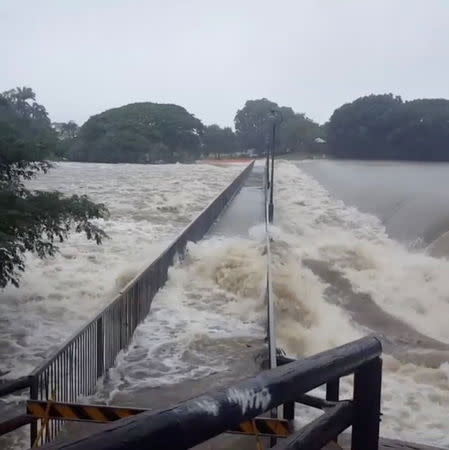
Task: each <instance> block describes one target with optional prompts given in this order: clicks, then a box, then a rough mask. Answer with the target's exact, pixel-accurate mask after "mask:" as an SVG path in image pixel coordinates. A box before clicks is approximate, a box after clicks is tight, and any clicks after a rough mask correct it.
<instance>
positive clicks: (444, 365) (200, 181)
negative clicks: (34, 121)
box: [0, 161, 449, 447]
mask: <svg viewBox="0 0 449 450" xmlns="http://www.w3.org/2000/svg"><path fill="white" fill-rule="evenodd" d="M337 164H338V163H337ZM241 169H242V165H236V167H229V168H222V167H220V168H218V167H205V166H201V165H189V166H184V165H173V166H139V165H117V166H110V165H102V164H82V165H80V164H72V163H70V164H61V165H60V166H59V167H58V168H57V169H55V170H54V171H53V173H50V175H48V176H46V177H45V178H42V179H41V180H37V181H36V186H37V187H39V188H43V187H45V188H48V189H60V190H63V191H64V192H67V193H74V192H78V193H80V192H81V193H87V194H89V195H90V196H91V197H92V198H93V199H94V200H97V201H103V202H104V203H106V204H107V206H108V207H109V208H110V210H111V213H112V214H111V219H110V220H109V221H108V222H106V223H105V227H106V231H107V232H108V233H109V235H110V236H111V239H110V240H109V241H106V242H105V244H104V245H103V246H101V247H96V246H95V244H90V243H86V242H85V241H84V239H82V238H81V237H74V238H72V239H71V240H70V241H69V242H68V243H67V244H65V245H63V246H62V247H61V254H60V255H59V256H57V257H56V258H55V259H51V260H47V261H38V260H35V259H33V258H30V260H29V263H28V264H29V265H28V268H29V270H28V272H27V273H26V274H25V276H24V278H23V284H22V286H21V288H20V289H19V290H15V289H12V288H11V289H8V290H6V292H5V293H4V294H3V300H2V301H3V303H2V306H1V307H2V309H3V311H4V312H3V313H2V317H1V318H0V325H1V328H0V333H1V335H0V336H1V339H2V347H1V352H2V366H1V369H0V370H3V371H10V373H11V374H14V376H15V375H18V374H24V373H26V372H27V371H28V370H29V368H31V367H32V366H33V365H34V364H35V363H36V362H38V361H39V360H40V359H41V358H42V357H43V355H44V354H45V353H46V351H47V350H48V348H50V347H52V346H54V345H55V344H56V343H59V342H60V340H61V339H62V338H63V337H65V336H66V335H67V334H68V333H69V329H70V328H73V325H74V324H78V323H80V322H82V321H84V320H86V319H87V318H89V317H91V316H92V314H93V313H94V311H96V310H97V309H98V308H99V307H100V306H101V305H102V304H103V303H104V302H105V301H106V300H107V299H108V298H110V296H111V294H112V293H113V292H114V291H116V290H117V289H119V288H120V286H122V285H123V284H124V283H125V282H126V281H127V280H128V279H129V278H130V277H132V276H133V275H135V274H136V273H137V271H138V270H139V269H140V268H141V267H142V266H144V265H145V264H146V263H147V262H148V261H150V260H151V259H152V258H153V257H154V256H155V255H156V254H157V252H158V251H159V250H160V249H161V248H162V247H164V245H165V244H166V243H167V240H168V239H169V238H170V237H172V236H173V234H175V233H176V232H177V231H178V230H179V229H181V228H182V227H183V226H184V225H185V224H186V223H187V222H188V220H189V219H191V218H192V217H193V216H194V215H196V214H197V213H198V212H199V211H200V210H201V209H202V208H203V207H204V206H205V205H206V204H207V202H208V201H209V200H210V199H211V198H212V197H213V196H214V195H215V194H216V193H218V192H219V191H220V190H221V189H222V188H223V187H224V186H225V185H226V184H227V183H228V182H229V181H230V180H231V179H232V178H233V177H234V176H235V175H236V174H237V172H238V171H240V170H241ZM423 170H425V167H424V168H423ZM275 183H276V184H275V205H276V207H275V208H276V209H275V226H274V227H273V228H272V230H271V232H272V236H273V238H274V241H273V244H272V257H273V267H272V275H273V289H274V294H275V302H276V316H277V338H278V346H279V347H282V348H283V349H284V350H285V351H286V352H287V354H289V355H291V356H304V355H310V354H313V353H315V352H318V351H321V350H324V349H328V348H330V347H332V346H336V345H340V344H343V343H346V342H348V341H350V340H353V339H356V338H358V337H361V336H362V335H366V334H368V333H371V332H373V331H374V332H376V333H377V334H379V335H380V336H381V337H382V339H383V343H384V350H385V355H384V375H383V403H382V412H383V416H382V424H381V433H382V434H383V435H386V436H390V437H400V438H403V439H404V440H408V441H422V442H427V443H435V444H439V445H440V446H448V447H449V438H448V436H449V424H448V423H447V420H446V412H447V408H448V406H449V363H448V361H449V327H448V326H447V325H448V317H449V284H448V283H447V274H448V273H449V261H448V260H446V259H444V258H434V257H432V256H430V254H428V253H426V251H425V250H418V249H416V248H413V249H409V248H408V247H407V246H406V245H404V244H401V243H399V242H397V241H395V240H393V239H391V238H390V237H389V236H388V234H387V230H386V229H385V226H384V225H383V223H382V222H381V220H380V219H379V218H377V217H376V216H374V215H370V214H367V213H362V212H360V211H359V210H358V209H356V208H355V207H350V206H347V205H346V204H345V203H343V202H342V201H340V200H336V199H335V198H333V197H332V196H331V195H330V193H329V192H328V191H327V190H326V189H325V188H323V186H322V185H320V184H319V183H318V182H317V181H316V180H315V179H314V178H313V177H312V176H311V175H309V174H308V173H307V172H306V171H305V170H304V169H303V165H302V164H294V163H291V162H286V161H278V162H277V164H276V180H275ZM265 258H266V256H265V254H264V225H263V224H260V225H257V226H253V227H252V228H251V229H250V230H248V233H246V235H244V236H242V235H239V236H238V237H228V236H223V235H219V234H216V233H215V234H214V233H213V232H212V233H211V234H210V235H209V236H207V237H206V238H205V239H204V240H202V241H201V242H198V243H196V244H189V246H188V252H187V254H186V256H185V258H183V259H182V260H181V261H179V262H178V263H177V264H175V266H174V267H172V268H171V269H170V271H169V279H168V282H167V284H166V286H165V287H164V288H163V289H161V290H160V291H159V292H158V294H157V295H156V297H155V298H154V301H153V304H152V309H151V311H150V314H149V316H148V318H147V319H146V320H145V321H144V323H143V324H141V325H140V326H139V327H138V329H137V330H136V334H135V337H134V339H133V343H132V344H131V346H130V348H129V349H128V350H127V351H126V352H122V353H121V354H120V355H119V358H118V364H117V367H116V368H115V369H113V370H111V371H110V374H109V376H108V378H107V379H106V380H105V381H104V383H102V384H101V385H100V386H99V390H98V394H97V400H98V399H100V400H104V401H108V402H111V403H116V404H117V403H124V404H125V403H127V404H136V406H138V405H140V406H146V407H148V406H151V407H160V406H164V404H165V403H167V402H170V401H176V400H179V399H180V398H182V396H183V395H184V396H185V397H186V396H189V395H193V394H196V393H200V391H201V390H207V389H209V388H211V387H213V386H214V383H215V382H214V376H216V375H217V374H220V376H221V377H223V374H226V373H227V372H229V371H232V370H234V371H235V370H237V372H238V370H240V367H239V366H238V364H239V363H238V361H241V360H245V358H246V360H249V358H250V355H251V356H252V353H251V352H252V349H258V348H260V347H262V346H263V339H264V337H265V325H266V323H265V320H266V316H265V305H264V302H263V289H264V282H265V270H266V265H265V264H266V260H265ZM19 355H21V357H22V358H20V359H19V357H18V356H19ZM236 364H237V366H236ZM236 367H237V369H236ZM211 375H214V376H211ZM236 375H237V376H238V375H240V376H245V375H246V374H245V373H240V372H238V373H234V376H236ZM193 380H194V381H195V383H193V382H192V381H193ZM201 381H203V382H201ZM222 381H223V378H220V382H222ZM189 383H190V384H189ZM186 384H187V386H188V387H187V388H186V387H185V386H186ZM164 385H170V389H169V390H167V392H168V394H166V395H169V396H170V395H172V396H173V397H172V398H169V399H167V398H166V399H162V400H160V398H158V397H157V391H156V390H154V388H158V387H161V386H164ZM183 385H184V387H183V388H182V386H183ZM350 389H351V382H350V380H349V379H345V380H343V382H342V393H343V395H348V396H349V395H350ZM158 401H159V402H160V404H158V403H157V402H158ZM145 402H146V403H145ZM155 402H156V404H155ZM164 402H165V403H164ZM298 413H299V414H300V420H301V417H302V418H306V417H308V416H309V414H310V413H309V411H307V410H304V409H298Z"/></svg>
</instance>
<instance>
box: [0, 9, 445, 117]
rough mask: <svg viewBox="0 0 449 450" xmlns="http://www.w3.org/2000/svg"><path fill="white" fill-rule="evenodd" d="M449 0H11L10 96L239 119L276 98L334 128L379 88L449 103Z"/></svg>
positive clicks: (6, 19) (55, 112) (4, 60)
mask: <svg viewBox="0 0 449 450" xmlns="http://www.w3.org/2000/svg"><path fill="white" fill-rule="evenodd" d="M448 50H449V0H308V1H302V0H291V1H287V0H285V1H283V0H277V1H275V0H271V1H265V0H221V1H216V0H160V1H157V0H141V1H140V0H71V1H68V0H28V1H24V0H0V58H1V70H0V91H4V90H7V89H10V88H12V87H15V86H23V85H24V86H30V87H32V88H33V89H34V90H35V92H36V93H37V96H38V101H39V103H42V104H44V105H45V106H46V108H47V110H48V111H49V113H50V117H51V119H52V120H53V121H67V120H70V119H73V120H75V121H77V122H78V123H80V124H81V123H83V122H84V121H85V120H87V119H88V118H89V116H91V115H94V114H97V113H99V112H101V111H104V110H105V109H108V108H111V107H115V106H120V105H124V104H127V103H132V102H137V101H153V102H161V103H177V104H179V105H182V106H184V107H186V108H187V109H188V110H189V111H190V112H192V113H193V114H195V115H196V116H197V117H198V118H200V119H201V120H203V122H204V123H206V124H210V123H218V124H220V125H232V123H233V118H234V115H235V112H236V110H237V109H238V108H241V107H242V106H243V104H244V102H245V101H246V100H247V99H255V98H261V97H267V98H269V99H271V100H273V101H276V102H278V103H279V104H280V105H285V106H291V107H293V109H294V110H295V111H298V112H304V113H306V114H307V115H308V116H309V117H311V118H312V119H315V120H317V121H319V122H325V121H326V120H327V119H328V118H329V116H330V114H332V112H333V110H334V109H335V108H336V107H338V106H340V105H341V104H343V103H345V102H348V101H351V100H353V99H355V98H356V97H358V96H361V95H365V94H369V93H385V92H393V93H395V94H398V95H401V96H402V97H403V98H404V99H412V98H419V97H420V98H422V97H445V98H449V51H448Z"/></svg>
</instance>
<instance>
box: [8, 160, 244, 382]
mask: <svg viewBox="0 0 449 450" xmlns="http://www.w3.org/2000/svg"><path fill="white" fill-rule="evenodd" d="M242 168H243V166H242V165H232V166H230V167H215V166H208V165H195V164H191V165H184V164H173V165H159V166H151V165H137V164H90V163H89V164H86V163H58V164H57V165H56V168H54V169H52V170H50V172H49V173H48V174H46V175H43V176H41V177H39V178H37V179H36V180H34V181H33V182H31V183H30V187H31V188H34V189H41V190H59V191H62V192H63V193H65V194H67V195H72V194H87V195H88V196H89V197H90V198H91V199H92V200H94V201H97V202H103V203H105V204H106V206H107V207H108V208H109V210H110V213H111V216H110V218H108V219H107V220H104V221H103V220H101V221H99V223H100V225H101V226H102V227H104V229H105V231H106V232H107V233H108V235H109V236H110V239H106V240H104V242H103V245H101V246H97V245H96V244H95V243H94V242H89V241H87V240H86V239H85V237H84V236H83V235H77V234H73V235H72V236H71V237H70V239H69V240H68V241H66V242H65V243H63V244H62V245H60V253H59V254H57V255H56V256H55V257H54V258H48V259H46V260H40V259H38V258H36V257H34V256H33V255H28V256H27V261H26V272H25V274H24V276H23V277H22V279H21V284H20V288H19V289H16V288H14V287H12V286H9V287H7V288H6V289H4V290H3V291H2V292H1V301H0V308H1V314H0V356H1V358H0V374H3V373H4V377H5V378H14V377H18V376H22V375H27V374H28V373H29V372H30V371H31V370H32V369H33V368H34V367H35V366H36V365H37V364H38V363H39V362H41V361H42V359H43V358H44V357H45V356H46V355H47V354H48V353H49V351H50V350H51V349H52V348H55V346H58V345H60V344H61V343H62V341H63V340H64V339H65V338H67V337H68V335H70V334H71V333H73V332H75V330H76V328H77V327H79V326H80V325H81V324H83V323H84V322H85V321H87V320H89V319H90V318H92V317H93V315H94V314H95V313H96V312H97V311H98V310H99V309H100V307H101V306H102V305H103V304H105V303H106V302H107V301H109V300H111V299H112V297H113V295H114V294H115V293H117V292H118V291H119V290H120V289H121V288H122V287H123V286H125V284H126V283H127V282H128V281H130V280H131V279H132V278H133V277H134V276H135V275H136V274H137V273H138V272H139V271H140V270H142V269H143V268H144V267H145V266H146V265H147V264H149V263H150V262H151V261H152V260H153V259H154V258H155V257H156V256H157V255H158V254H159V252H160V251H161V250H162V249H163V248H164V247H165V246H166V245H167V244H168V243H169V241H170V240H171V239H173V238H174V237H175V236H176V234H177V233H179V232H180V231H181V230H182V228H183V227H185V226H186V225H187V224H188V223H189V222H190V221H191V220H192V219H193V218H194V217H195V216H196V215H197V214H198V213H199V212H200V211H201V210H202V209H203V208H204V207H205V206H206V205H207V204H208V203H209V202H210V201H211V200H212V199H213V198H214V197H215V196H216V195H217V194H218V193H219V192H220V191H221V190H222V189H223V188H224V187H226V186H227V185H228V184H229V182H230V181H231V180H232V179H233V178H234V177H235V176H236V175H237V174H238V173H239V172H240V171H241V170H242Z"/></svg>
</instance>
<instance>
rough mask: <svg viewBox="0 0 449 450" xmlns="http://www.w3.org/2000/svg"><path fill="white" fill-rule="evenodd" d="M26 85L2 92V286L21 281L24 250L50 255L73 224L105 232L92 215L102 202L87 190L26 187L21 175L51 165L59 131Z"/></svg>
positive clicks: (98, 236)
mask: <svg viewBox="0 0 449 450" xmlns="http://www.w3.org/2000/svg"><path fill="white" fill-rule="evenodd" d="M34 100H35V95H34V92H33V91H32V90H31V89H29V88H22V89H20V88H18V89H14V90H11V91H8V92H6V93H4V94H2V95H0V287H5V286H6V285H7V284H8V283H12V284H13V285H15V286H18V285H19V278H20V272H23V271H24V269H25V253H26V252H27V251H29V252H33V253H35V254H37V255H38V256H39V257H41V258H44V257H46V256H50V255H54V254H55V252H56V251H57V248H58V247H57V243H58V242H62V241H64V240H65V239H66V238H67V236H68V234H69V232H70V231H71V230H75V231H76V232H84V233H85V234H86V237H87V238H88V239H95V240H96V242H97V243H100V242H101V240H102V238H103V237H105V236H106V235H105V233H104V231H102V230H101V229H100V228H99V227H98V226H97V225H96V224H94V223H93V222H92V221H91V219H94V218H100V217H105V216H106V215H107V210H106V208H105V206H104V205H101V204H99V205H97V204H95V203H92V202H91V201H89V200H88V199H87V198H86V197H85V196H81V197H80V196H72V197H71V198H64V197H63V196H62V195H61V194H60V193H59V192H39V191H30V190H28V189H27V188H26V186H25V184H24V181H25V180H30V179H32V178H33V177H35V176H36V175H37V174H39V173H46V172H47V170H48V169H49V168H50V167H51V165H50V163H48V162H47V161H46V160H45V158H46V157H47V156H48V155H50V154H52V153H54V149H55V145H56V141H57V137H56V133H55V132H54V130H53V129H52V128H51V124H50V120H49V119H48V115H47V112H46V111H45V108H44V107H43V106H41V105H39V104H37V103H36V102H35V101H34Z"/></svg>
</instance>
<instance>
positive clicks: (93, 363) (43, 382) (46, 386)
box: [28, 161, 254, 443]
mask: <svg viewBox="0 0 449 450" xmlns="http://www.w3.org/2000/svg"><path fill="white" fill-rule="evenodd" d="M253 165H254V161H253V162H251V163H250V164H248V165H247V166H246V167H245V169H244V170H243V171H242V172H241V173H240V174H239V175H238V176H237V177H236V178H235V179H234V180H233V181H232V183H230V185H229V186H228V187H227V188H226V189H224V190H223V191H222V192H221V193H220V194H219V195H218V196H217V197H216V198H215V199H214V200H213V201H212V202H211V203H210V204H209V205H208V206H207V207H206V208H205V209H204V210H203V211H202V212H201V213H200V214H199V215H198V216H197V217H196V218H195V219H194V220H193V221H192V222H191V223H190V224H189V225H188V226H187V227H186V228H185V229H184V230H183V231H182V232H181V233H180V234H179V235H178V237H177V238H176V239H174V241H173V242H172V243H171V245H169V247H168V248H167V249H165V250H164V251H163V252H162V253H161V254H160V256H159V257H158V258H156V259H155V260H154V261H153V263H152V264H150V265H149V266H148V267H147V268H146V269H145V270H143V271H142V272H141V273H140V274H139V275H137V276H136V277H135V278H134V279H133V280H132V281H131V282H130V283H128V284H127V285H126V287H125V288H124V289H123V290H122V291H121V292H120V293H119V294H118V295H117V296H116V297H115V298H114V299H113V300H112V301H111V303H109V304H108V305H107V306H106V307H105V308H104V309H103V310H102V311H101V312H100V313H99V314H98V315H97V316H96V317H94V318H93V319H92V320H91V321H90V322H89V323H87V324H86V325H84V326H83V327H82V328H81V329H80V330H79V331H78V332H77V333H76V334H75V335H74V336H73V337H71V338H70V339H69V340H68V341H67V342H65V343H64V345H62V346H61V347H60V348H59V349H58V350H57V351H56V352H55V353H53V354H52V355H51V356H50V357H49V358H47V359H46V361H44V363H43V364H41V365H40V366H39V367H38V368H36V369H35V370H34V371H33V372H32V373H31V374H30V376H29V377H28V379H29V383H30V398H31V399H36V400H47V399H48V398H49V396H50V395H51V393H52V392H53V393H54V398H53V400H55V401H59V402H76V401H77V399H78V398H79V397H80V396H88V395H91V394H93V393H94V391H95V388H96V384H97V380H98V379H99V378H101V377H102V376H103V375H104V374H105V373H106V371H107V370H108V369H110V368H111V367H113V366H114V364H115V359H116V357H117V355H118V353H119V352H120V351H121V350H123V349H125V348H126V347H127V346H128V345H129V343H130V342H131V339H132V336H133V334H134V331H135V329H136V328H137V326H138V325H139V324H140V323H141V322H142V321H143V320H144V319H145V317H146V316H147V314H148V312H149V311H150V307H151V302H152V300H153V298H154V296H155V294H156V292H157V291H158V290H159V289H160V288H161V287H162V286H163V285H164V284H165V282H166V281H167V276H168V269H169V267H170V266H171V265H172V264H173V263H174V261H175V257H176V256H177V255H182V254H183V253H184V251H185V248H186V245H187V243H188V242H189V241H193V242H196V241H198V240H200V239H201V238H202V237H203V236H204V235H205V234H206V233H207V231H208V230H209V228H210V227H211V226H212V225H213V224H214V222H215V221H216V220H217V218H218V217H219V215H220V214H221V213H222V211H223V210H224V209H225V207H226V206H227V205H228V203H229V202H230V201H231V199H232V198H233V197H234V195H235V194H236V193H237V192H238V191H239V189H240V188H241V186H242V185H243V183H244V182H245V180H246V178H247V177H248V175H249V174H250V172H251V170H252V168H253ZM59 422H60V421H59ZM61 426H62V424H61V423H58V424H55V425H54V426H52V427H51V430H50V431H49V433H48V434H47V435H46V436H45V438H42V439H41V441H42V442H41V443H45V442H49V441H51V440H52V439H53V438H54V437H55V436H56V435H57V434H58V432H59V431H60V429H61ZM36 433H37V427H36V424H35V423H34V424H32V425H31V438H32V442H33V439H34V438H35V437H36V436H37V434H36Z"/></svg>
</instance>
